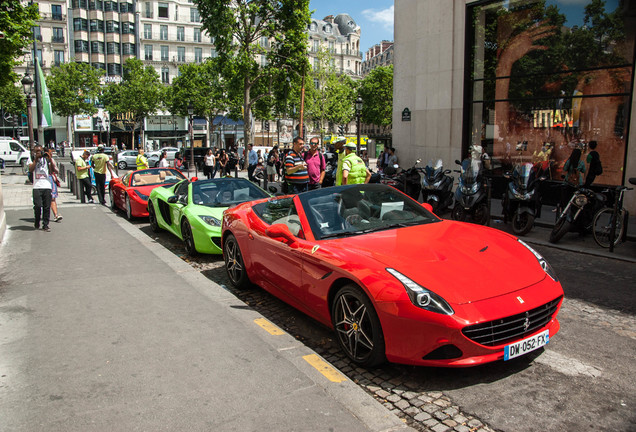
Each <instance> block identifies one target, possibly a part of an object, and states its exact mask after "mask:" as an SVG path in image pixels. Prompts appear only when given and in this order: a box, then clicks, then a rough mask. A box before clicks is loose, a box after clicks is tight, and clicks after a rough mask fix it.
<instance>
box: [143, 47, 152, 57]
mask: <svg viewBox="0 0 636 432" xmlns="http://www.w3.org/2000/svg"><path fill="white" fill-rule="evenodd" d="M144 54H145V57H144V58H145V59H146V60H152V45H144Z"/></svg>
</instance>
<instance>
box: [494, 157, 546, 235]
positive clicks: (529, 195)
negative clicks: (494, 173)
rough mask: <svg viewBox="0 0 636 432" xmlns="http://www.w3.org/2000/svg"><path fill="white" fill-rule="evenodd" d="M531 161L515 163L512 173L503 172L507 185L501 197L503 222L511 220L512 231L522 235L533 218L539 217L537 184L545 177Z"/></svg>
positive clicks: (528, 229) (532, 223)
mask: <svg viewBox="0 0 636 432" xmlns="http://www.w3.org/2000/svg"><path fill="white" fill-rule="evenodd" d="M538 174H540V173H539V172H538V171H537V170H536V169H535V168H534V166H533V165H532V164H531V163H522V164H518V165H515V167H514V169H513V171H512V173H509V172H508V173H505V174H504V177H505V178H506V179H508V187H507V189H506V193H505V195H504V199H503V216H504V222H508V221H511V222H512V232H514V233H515V234H516V235H519V236H522V235H526V234H528V233H529V232H530V230H531V229H532V227H533V226H534V220H535V218H537V217H541V196H540V195H539V186H540V184H541V182H542V181H543V180H545V179H546V177H544V176H539V177H538V178H537V175H538Z"/></svg>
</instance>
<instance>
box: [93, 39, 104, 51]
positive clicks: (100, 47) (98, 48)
mask: <svg viewBox="0 0 636 432" xmlns="http://www.w3.org/2000/svg"><path fill="white" fill-rule="evenodd" d="M91 53H92V54H104V42H99V41H91Z"/></svg>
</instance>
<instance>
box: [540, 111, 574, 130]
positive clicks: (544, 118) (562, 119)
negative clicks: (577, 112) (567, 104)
mask: <svg viewBox="0 0 636 432" xmlns="http://www.w3.org/2000/svg"><path fill="white" fill-rule="evenodd" d="M532 117H533V119H534V122H533V125H534V127H535V128H552V127H572V110H533V111H532Z"/></svg>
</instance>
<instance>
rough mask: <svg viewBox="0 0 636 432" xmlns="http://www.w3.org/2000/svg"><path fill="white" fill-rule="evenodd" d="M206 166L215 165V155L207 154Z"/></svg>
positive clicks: (205, 158)
mask: <svg viewBox="0 0 636 432" xmlns="http://www.w3.org/2000/svg"><path fill="white" fill-rule="evenodd" d="M203 159H204V160H205V166H214V155H209V156H208V155H205V157H204V158H203Z"/></svg>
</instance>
